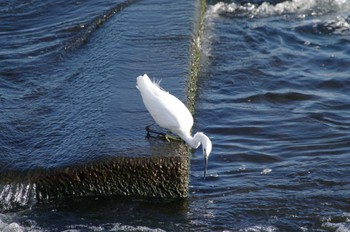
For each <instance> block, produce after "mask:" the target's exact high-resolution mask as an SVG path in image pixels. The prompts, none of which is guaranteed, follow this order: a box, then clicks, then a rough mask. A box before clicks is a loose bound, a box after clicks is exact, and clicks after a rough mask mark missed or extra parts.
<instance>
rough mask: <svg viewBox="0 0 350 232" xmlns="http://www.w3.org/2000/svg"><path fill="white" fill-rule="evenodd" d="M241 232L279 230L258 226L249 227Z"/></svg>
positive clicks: (271, 231) (270, 231)
mask: <svg viewBox="0 0 350 232" xmlns="http://www.w3.org/2000/svg"><path fill="white" fill-rule="evenodd" d="M239 231H241V232H274V231H278V228H276V227H274V226H268V225H267V226H264V225H256V226H251V227H247V228H244V229H241V230H239Z"/></svg>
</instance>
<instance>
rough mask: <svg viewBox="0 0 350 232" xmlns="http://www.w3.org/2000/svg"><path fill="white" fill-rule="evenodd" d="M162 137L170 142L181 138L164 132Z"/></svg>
mask: <svg viewBox="0 0 350 232" xmlns="http://www.w3.org/2000/svg"><path fill="white" fill-rule="evenodd" d="M164 139H165V140H166V141H168V142H170V141H171V140H174V141H180V140H181V138H180V137H177V136H172V135H169V134H164Z"/></svg>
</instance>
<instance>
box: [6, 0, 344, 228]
mask: <svg viewBox="0 0 350 232" xmlns="http://www.w3.org/2000/svg"><path fill="white" fill-rule="evenodd" d="M164 2H166V1H164ZM143 3H144V1H140V2H137V1H136V2H135V4H134V5H133V6H135V8H134V9H135V10H134V11H133V12H134V13H135V12H137V9H138V8H137V6H139V4H140V5H142V4H143ZM0 5H1V6H2V7H1V12H2V14H0V17H1V20H0V21H1V22H2V23H1V24H0V27H1V28H2V29H1V30H0V34H1V37H0V38H1V40H0V41H1V50H0V51H1V52H0V66H1V69H0V78H1V83H0V104H1V109H2V111H1V118H0V131H1V135H0V147H1V155H2V157H5V158H4V159H3V160H10V157H11V156H12V155H13V154H17V155H18V157H23V159H21V158H18V159H16V162H15V163H11V164H8V163H6V167H8V165H10V166H12V167H17V168H18V167H21V168H23V167H26V168H28V166H29V167H32V166H33V165H34V166H36V165H39V166H40V165H44V166H45V165H47V164H42V163H29V164H28V159H27V157H28V156H30V155H32V156H33V157H34V155H35V157H36V156H38V155H41V156H42V157H43V158H42V159H39V160H40V162H42V161H43V160H44V161H45V160H46V161H48V162H49V161H50V158H49V157H47V158H45V154H47V151H50V152H54V153H55V154H56V155H57V156H59V155H60V154H61V153H60V149H62V148H63V147H64V148H65V152H67V151H70V152H72V153H73V154H74V153H77V151H78V150H79V151H81V150H83V151H84V152H83V153H84V156H83V157H86V156H85V155H86V153H87V154H88V156H93V154H95V151H96V149H98V147H101V146H100V145H101V143H102V144H103V145H104V146H103V147H106V146H107V150H108V151H109V150H110V149H114V147H113V146H114V145H110V138H109V139H108V138H106V136H105V135H106V134H108V135H109V136H110V137H111V138H114V137H113V136H117V135H114V134H113V132H110V131H111V129H109V128H110V127H112V128H119V131H118V132H122V133H123V135H125V136H126V137H127V138H126V139H125V140H123V141H126V143H132V138H133V136H135V135H139V134H140V133H141V132H138V129H135V131H134V129H131V130H130V131H129V132H128V130H127V128H124V127H123V126H120V125H114V124H111V123H106V121H108V120H110V118H109V117H110V116H109V114H110V113H111V112H115V108H113V106H111V101H110V100H109V99H110V98H113V96H114V95H115V94H116V93H117V92H118V91H117V90H116V89H113V88H111V87H110V84H111V83H115V82H113V80H112V81H111V80H110V79H108V78H107V81H106V79H104V80H101V79H94V78H84V76H85V75H86V76H89V75H88V74H89V73H94V74H96V73H97V72H96V71H94V70H95V69H96V67H99V66H100V67H104V68H103V69H102V70H104V71H103V74H102V75H105V76H109V75H111V72H110V69H109V68H106V66H104V64H106V63H107V64H110V63H108V62H109V61H110V60H111V59H113V58H112V57H118V56H117V55H116V54H115V55H114V56H106V57H105V58H103V56H105V54H107V53H108V52H106V50H105V49H109V50H108V51H111V50H110V49H111V44H112V43H115V41H113V40H108V38H113V37H114V38H115V37H116V36H117V35H121V34H123V33H128V37H125V38H124V37H123V36H121V37H120V38H121V39H120V40H118V41H117V42H119V43H120V44H129V45H130V47H132V46H131V45H133V44H141V40H137V36H138V34H137V33H136V31H137V30H138V28H136V27H135V26H134V27H133V25H136V23H135V22H136V20H135V21H133V20H132V19H131V17H127V16H119V17H120V20H121V22H122V23H121V24H118V25H123V27H122V28H123V30H121V31H118V30H116V29H115V28H114V27H112V26H111V25H106V28H107V29H109V30H110V31H111V32H110V33H112V36H110V37H109V36H108V33H106V34H103V33H101V34H99V33H96V34H95V36H92V38H90V36H84V35H85V34H89V33H90V32H89V29H88V30H86V28H91V30H95V29H94V27H95V26H94V24H92V23H91V20H92V19H96V17H97V18H98V17H101V19H103V18H104V17H103V15H104V14H105V12H106V11H107V12H108V10H109V9H111V7H112V6H114V5H115V3H112V2H108V1H100V2H99V3H98V4H95V2H89V1H87V2H85V3H82V2H74V3H71V2H65V1H60V2H57V3H50V4H48V3H43V2H40V1H31V2H28V3H22V4H18V3H16V4H15V3H14V2H9V1H3V2H1V3H0ZM39 6H40V7H39ZM162 6H163V5H159V6H158V7H156V5H154V4H153V5H152V1H150V4H149V5H147V7H146V9H148V10H149V12H148V13H149V14H150V15H154V16H155V18H152V20H153V21H152V23H154V24H156V22H157V20H154V19H156V18H157V17H162V16H164V14H165V12H166V14H168V15H171V12H172V11H175V10H174V9H175V8H174V7H175V5H172V7H169V6H168V7H164V6H163V7H162ZM176 6H177V8H176V9H177V10H176V12H177V14H178V15H177V17H179V15H182V14H186V15H190V14H191V13H192V14H194V12H193V9H189V6H188V5H187V4H185V1H183V2H182V3H181V4H180V3H178V4H177V5H176ZM192 6H193V5H192ZM143 9H144V8H143ZM152 9H156V10H154V11H153V10H152ZM165 9H169V11H165ZM171 9H172V10H171ZM67 12H69V14H66V13H67ZM184 12H186V13H184ZM349 12H350V3H349V2H348V1H345V0H310V1H302V0H292V1H258V0H256V1H253V0H252V1H247V0H244V1H243V0H242V1H234V2H233V1H225V2H218V1H208V9H207V13H206V20H205V27H204V28H205V31H204V35H203V43H202V57H201V60H202V67H201V73H200V79H199V93H198V97H197V102H196V113H195V123H196V125H195V128H194V130H197V129H198V130H203V131H204V132H205V133H207V134H208V135H209V136H210V137H211V138H212V141H213V145H214V146H213V152H212V155H211V156H210V161H209V169H208V174H209V176H208V177H207V178H206V179H205V180H203V178H202V170H203V167H202V166H203V163H202V159H201V152H200V151H198V152H196V153H195V154H193V156H192V158H191V182H190V192H191V195H190V197H189V198H188V199H186V200H183V201H176V202H158V201H144V200H130V199H120V198H83V199H66V200H62V202H57V201H55V202H48V203H42V204H34V205H29V206H27V207H24V210H16V209H13V210H10V211H4V212H3V214H0V229H2V230H8V231H10V229H13V231H23V230H27V231H349V230H350V223H349V221H350V168H349V167H350V151H349V147H350V132H349V131H350V130H349V129H350V116H349V113H348V112H349V110H350V101H349V93H350V83H349V82H350V79H349V77H350V69H349V67H350V46H349V45H350V37H349V36H350V14H349ZM130 14H131V13H130ZM33 15H35V17H34V18H36V20H37V21H36V23H35V24H33ZM50 16H55V17H59V18H60V19H61V20H56V19H53V20H51V18H50ZM73 16H74V17H76V18H74V17H73ZM48 19H50V20H48ZM144 20H145V19H144ZM13 21H18V22H21V23H18V24H15V23H11V22H13ZM92 21H93V20H92ZM41 22H42V23H41ZM48 22H49V23H48ZM169 22H172V21H171V20H169ZM171 25H172V24H171V23H165V24H164V25H162V26H161V27H163V28H171V29H172V30H170V29H169V30H170V31H173V30H175V28H177V27H175V26H174V27H172V26H171ZM179 25H181V27H182V28H185V26H184V25H186V24H179ZM18 27H19V28H18ZM188 28H189V29H192V28H190V26H189V27H188ZM112 29H114V30H112ZM127 29H130V30H127ZM148 29H149V30H152V26H150V27H149V28H148ZM184 30H186V29H184ZM112 31H116V32H114V33H113V32H112ZM180 31H181V30H180ZM187 32H188V31H186V32H183V31H182V32H181V33H182V34H186V33H187ZM118 33H119V34H118ZM152 33H154V31H153V32H152ZM152 33H149V34H148V35H145V38H146V39H145V40H146V41H147V43H149V44H150V45H151V44H154V43H156V45H157V46H156V48H158V49H152V51H153V52H154V54H153V53H152V52H151V51H149V52H150V53H146V51H147V49H146V48H147V43H144V44H141V45H140V46H138V47H136V48H135V49H136V51H137V53H136V54H134V53H131V54H127V53H126V51H131V50H130V47H129V48H128V49H127V50H118V51H120V52H124V53H122V54H123V56H122V57H127V59H125V60H122V59H116V61H118V62H120V63H118V65H115V66H118V67H124V68H117V69H116V70H117V71H118V72H121V73H122V74H123V75H125V76H128V75H130V76H133V77H134V76H136V75H137V72H143V71H142V69H148V70H151V71H153V72H154V73H156V74H157V73H158V74H159V75H158V76H162V74H167V73H170V72H171V71H172V70H175V69H173V67H174V66H175V67H177V68H178V69H180V71H178V72H179V74H178V75H181V74H184V73H186V68H187V67H185V65H186V62H187V61H186V60H185V59H184V57H185V56H184V55H183V53H184V52H186V48H184V50H181V49H180V50H181V51H176V50H174V51H173V50H171V51H170V53H167V54H172V55H171V56H173V57H177V59H174V60H173V59H172V58H171V56H170V57H169V59H170V61H169V62H168V64H169V65H170V64H173V65H174V64H175V65H174V66H171V68H169V67H168V68H165V70H162V71H160V70H159V69H163V68H160V67H158V66H157V65H158V63H160V62H162V60H161V59H162V58H161V57H160V58H159V60H157V62H156V63H155V64H153V66H152V64H150V65H151V66H147V68H144V67H139V66H137V65H135V63H137V62H140V60H141V59H140V58H139V57H138V55H140V54H142V55H147V54H148V55H149V56H150V57H152V58H155V57H157V55H158V56H159V54H161V51H164V49H165V47H163V46H162V44H163V43H160V42H159V40H156V41H154V42H152V41H153V40H152V39H151V35H152ZM82 34H83V36H82ZM167 34H171V35H173V36H171V37H162V35H159V34H158V35H157V36H160V37H162V38H163V39H164V40H160V41H174V42H175V41H179V40H184V39H188V38H187V37H186V36H185V37H184V36H179V34H180V33H177V34H172V33H171V32H170V33H167ZM80 38H83V39H82V41H81V40H80ZM84 38H86V39H84ZM88 38H89V39H88ZM102 38H105V39H106V40H102ZM129 38H134V40H128V39H129ZM72 41H73V42H72ZM101 41H103V42H101ZM96 44H98V45H99V46H96V47H99V48H100V49H101V50H99V49H97V48H94V46H93V45H96ZM164 44H165V43H164ZM75 46H77V47H80V48H81V49H80V52H78V53H77V54H75V53H76V51H77V50H76V49H74V48H75ZM167 46H168V45H167ZM103 48H104V49H103ZM178 49H179V48H178ZM91 51H93V52H92V53H94V54H95V55H97V56H91ZM168 52H169V51H168ZM68 54H69V55H68ZM179 60H183V61H179ZM79 62H82V63H83V64H85V65H81V66H80V65H79ZM177 62H178V63H177ZM181 62H184V63H181ZM149 63H152V62H149ZM73 64H77V65H78V67H77V68H73V67H71V65H72V66H73ZM86 67H90V68H87V70H85V68H86ZM111 67H113V65H111ZM112 69H113V68H112ZM167 69H169V70H167ZM52 70H53V71H52ZM55 72H62V73H63V74H57V73H55ZM129 83H130V85H129ZM162 83H164V84H165V85H166V81H165V80H164V82H162ZM131 85H132V86H131ZM120 88H127V89H130V91H126V92H124V93H125V94H126V96H124V98H127V97H128V96H132V94H133V93H135V94H138V93H137V92H136V91H135V92H132V91H131V89H134V80H132V81H130V82H128V81H125V82H123V84H122V86H121V87H120ZM165 88H166V89H168V90H170V92H172V93H175V94H176V95H178V96H181V94H183V93H184V90H182V91H181V90H179V88H181V86H180V87H179V86H178V85H176V83H174V84H171V85H170V86H165ZM77 94H78V95H77ZM75 96H79V99H78V98H75ZM28 100H29V101H30V102H31V105H28V104H27V102H28ZM139 101H140V99H139V98H135V99H134V98H130V102H128V104H127V105H125V104H121V108H122V109H125V111H126V112H129V113H134V114H145V113H146V112H145V111H144V109H143V110H141V109H142V105H140V103H141V102H139ZM78 103H79V104H81V105H79V104H78ZM112 103H113V101H112ZM57 105H59V107H58V106H57ZM130 106H133V107H135V110H134V111H133V110H130V109H129V110H128V107H130ZM84 109H88V110H87V111H86V110H84ZM79 114H82V115H83V116H84V117H83V119H82V118H79V117H76V115H79ZM4 115H6V117H4ZM33 115H35V117H33ZM62 115H63V116H62ZM47 117H49V119H47ZM121 117H124V118H125V115H124V114H123V115H122V116H121ZM58 119H59V120H58ZM43 120H44V121H45V122H47V121H48V120H52V121H53V122H55V123H52V124H50V123H43ZM140 120H142V119H140ZM82 122H84V125H90V126H89V127H87V128H85V129H83V131H81V130H82V129H79V128H80V126H79V123H82ZM141 124H142V123H141ZM33 129H34V131H35V132H38V133H36V134H33V133H31V131H33ZM68 132H69V133H68ZM72 132H73V133H72ZM47 133H49V134H47ZM101 138H103V139H102V140H101ZM118 138H119V137H118ZM62 143H63V144H62ZM42 144H45V145H47V144H51V145H53V146H51V148H50V149H49V150H47V149H46V148H43V147H42ZM106 144H107V145H106ZM110 146H112V148H111V147H110ZM128 146H129V145H125V147H126V148H128ZM138 146H140V147H142V146H147V145H146V143H145V142H144V143H141V144H140V145H138ZM78 153H79V154H80V152H78ZM68 158H69V159H71V158H72V157H68ZM80 160H81V156H79V157H78V158H77V161H80ZM66 161H67V160H66ZM61 162H62V163H61V164H64V163H65V160H64V159H63V160H61ZM67 162H72V160H69V161H67ZM0 167H2V168H5V167H4V165H3V164H2V163H1V161H0ZM15 187H16V188H17V191H19V192H25V191H29V190H28V189H26V187H25V186H15ZM12 188H14V187H12ZM5 193H6V191H3V192H2V195H4V194H5ZM2 195H0V199H5V198H6V195H4V196H2ZM20 196H21V194H18V197H20ZM12 197H13V196H12ZM14 197H15V196H14ZM21 209H23V208H21Z"/></svg>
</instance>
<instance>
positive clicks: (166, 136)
mask: <svg viewBox="0 0 350 232" xmlns="http://www.w3.org/2000/svg"><path fill="white" fill-rule="evenodd" d="M152 125H153V124H152ZM152 125H149V126H146V128H145V129H146V131H147V135H146V138H150V137H154V136H152V135H151V133H153V134H157V135H158V137H159V138H161V139H163V140H166V141H168V142H170V140H176V141H180V140H181V139H180V138H179V137H177V136H172V135H170V134H168V133H163V132H158V131H154V130H152V129H151V126H152Z"/></svg>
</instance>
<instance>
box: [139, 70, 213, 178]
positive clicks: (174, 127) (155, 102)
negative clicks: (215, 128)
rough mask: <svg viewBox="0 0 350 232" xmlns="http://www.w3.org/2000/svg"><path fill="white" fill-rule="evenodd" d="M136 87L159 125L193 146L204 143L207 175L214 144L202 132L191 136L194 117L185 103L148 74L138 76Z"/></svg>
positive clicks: (196, 146)
mask: <svg viewBox="0 0 350 232" xmlns="http://www.w3.org/2000/svg"><path fill="white" fill-rule="evenodd" d="M136 87H137V88H138V90H139V91H140V93H141V96H142V99H143V103H144V104H145V106H146V108H147V110H148V112H149V113H150V114H151V115H152V117H153V119H154V121H155V122H156V123H157V124H158V125H159V126H161V127H164V128H166V129H168V130H170V131H172V132H173V133H175V134H177V135H178V136H180V137H181V138H182V139H183V140H184V141H185V142H186V143H187V144H188V145H190V146H191V147H192V148H198V147H199V146H200V145H202V148H203V156H204V164H205V169H204V176H205V174H206V168H207V161H208V157H209V154H210V152H211V149H212V144H211V141H210V139H209V138H208V137H207V136H206V135H205V134H204V133H202V132H197V133H196V134H195V135H194V136H193V137H192V136H191V134H190V131H191V128H192V126H193V117H192V115H191V113H190V111H189V110H188V109H187V107H186V106H185V104H183V103H182V102H181V101H180V100H179V99H177V98H176V97H175V96H173V95H171V94H170V93H168V92H166V91H164V90H163V89H161V88H160V86H159V83H156V82H152V81H151V80H150V79H149V77H148V76H147V74H144V75H143V76H139V77H137V85H136Z"/></svg>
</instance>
